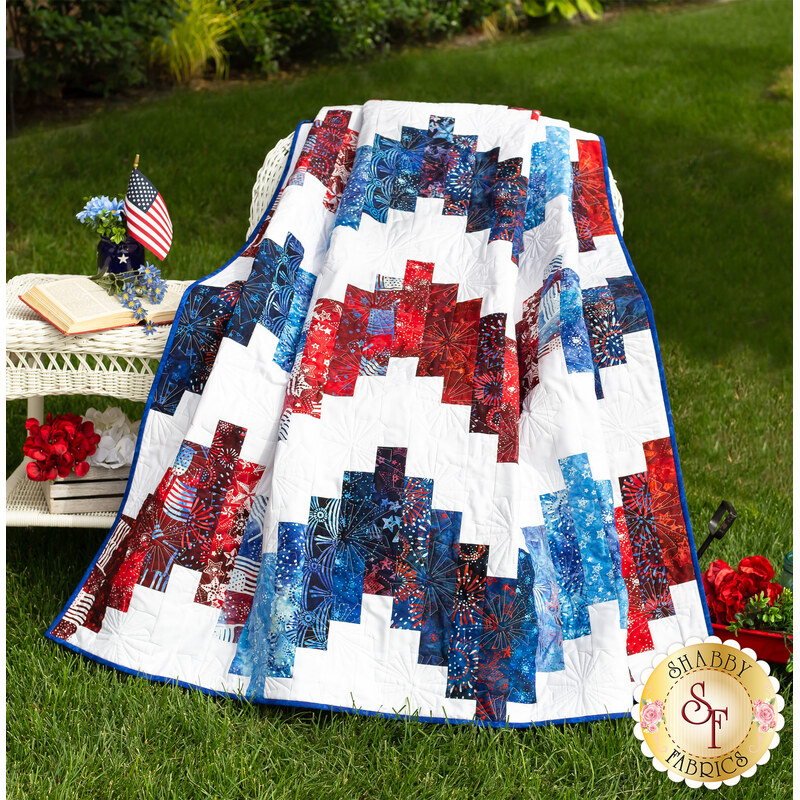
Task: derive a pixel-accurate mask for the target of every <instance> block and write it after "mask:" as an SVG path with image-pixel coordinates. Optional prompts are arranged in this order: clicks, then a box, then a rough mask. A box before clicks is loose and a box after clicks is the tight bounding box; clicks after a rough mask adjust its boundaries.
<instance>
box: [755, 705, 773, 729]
mask: <svg viewBox="0 0 800 800" xmlns="http://www.w3.org/2000/svg"><path fill="white" fill-rule="evenodd" d="M776 717H777V714H776V712H775V707H774V706H772V705H770V704H769V703H767V702H765V701H764V700H756V701H755V703H753V719H754V720H755V721H756V722H757V723H758V730H759V731H761V733H767V731H769V730H770V729H771V728H774V727H775V723H776Z"/></svg>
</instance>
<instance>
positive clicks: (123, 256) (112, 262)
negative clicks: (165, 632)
mask: <svg viewBox="0 0 800 800" xmlns="http://www.w3.org/2000/svg"><path fill="white" fill-rule="evenodd" d="M144 263H145V262H144V245H141V244H139V242H137V241H136V240H135V239H133V238H131V237H130V236H128V237H127V239H125V241H123V242H120V243H119V244H115V243H114V242H112V241H111V240H110V239H106V238H101V239H100V241H99V242H98V243H97V272H98V274H99V273H102V272H113V273H119V272H130V271H131V270H134V269H138V268H139V267H141V266H143V265H144Z"/></svg>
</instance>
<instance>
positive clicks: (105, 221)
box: [75, 195, 145, 275]
mask: <svg viewBox="0 0 800 800" xmlns="http://www.w3.org/2000/svg"><path fill="white" fill-rule="evenodd" d="M84 200H85V201H86V205H85V206H84V207H83V209H81V210H80V211H79V212H78V213H77V214H76V215H75V216H76V217H77V219H78V220H79V221H80V222H81V223H83V224H84V225H87V226H88V227H89V228H90V229H91V230H93V231H95V233H98V234H99V235H100V241H99V242H98V243H97V273H98V275H103V274H106V273H108V272H110V273H120V272H131V271H135V270H137V269H138V268H139V267H141V266H144V264H145V255H144V246H143V245H141V244H140V243H139V242H137V241H136V240H135V239H134V238H133V237H132V236H130V235H129V234H128V229H127V227H126V224H125V202H124V201H123V200H120V199H119V198H116V197H114V198H109V197H106V196H105V195H103V196H101V197H85V198H84Z"/></svg>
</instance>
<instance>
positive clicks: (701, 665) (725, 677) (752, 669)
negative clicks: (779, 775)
mask: <svg viewBox="0 0 800 800" xmlns="http://www.w3.org/2000/svg"><path fill="white" fill-rule="evenodd" d="M654 663H655V662H654ZM777 689H778V682H777V680H775V678H770V677H769V668H768V667H767V665H766V664H765V663H764V662H759V661H756V660H755V653H753V651H752V650H744V651H743V650H741V649H739V647H738V645H737V644H736V643H735V642H732V641H731V642H728V643H725V644H722V643H721V642H719V640H716V641H714V640H713V637H712V638H711V639H710V640H707V641H705V642H702V641H699V640H697V641H695V642H693V643H688V644H686V645H684V646H683V647H680V648H678V649H674V650H673V652H671V653H669V654H667V655H666V656H664V657H663V658H661V660H660V661H658V662H657V663H655V666H654V668H653V669H652V670H647V671H646V672H645V673H644V674H643V676H642V685H640V686H639V687H638V688H637V690H636V700H637V703H638V704H637V705H636V707H635V708H634V711H633V713H632V716H633V718H634V719H636V720H637V722H638V723H639V724H638V725H637V726H636V729H635V734H636V736H637V738H639V739H641V740H642V741H643V744H642V750H643V751H644V752H645V754H646V755H648V756H652V758H653V764H654V766H655V767H656V769H658V770H660V771H665V770H666V771H668V772H669V776H670V778H672V779H673V780H676V781H679V780H685V781H686V783H687V784H689V785H690V786H700V785H702V784H704V783H706V784H719V783H722V782H724V783H728V784H733V783H737V782H738V781H739V779H740V777H741V776H745V777H747V776H749V775H752V774H753V773H754V772H755V769H756V766H757V765H758V764H763V763H766V761H767V760H769V751H770V749H772V748H774V747H775V746H776V745H777V744H778V738H779V737H778V735H777V733H778V731H779V730H780V729H781V727H783V717H782V716H781V714H780V712H781V711H782V710H783V700H782V698H781V697H780V695H778V694H777Z"/></svg>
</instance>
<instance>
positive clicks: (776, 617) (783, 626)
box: [728, 589, 794, 672]
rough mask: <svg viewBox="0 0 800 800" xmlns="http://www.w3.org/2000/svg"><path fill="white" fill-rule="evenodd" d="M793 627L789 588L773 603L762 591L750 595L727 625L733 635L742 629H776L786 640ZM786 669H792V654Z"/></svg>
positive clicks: (790, 591) (790, 670)
mask: <svg viewBox="0 0 800 800" xmlns="http://www.w3.org/2000/svg"><path fill="white" fill-rule="evenodd" d="M793 629H794V620H793V608H792V590H791V589H784V590H783V591H782V592H781V593H780V595H779V596H778V597H777V598H776V600H775V602H774V603H771V602H770V600H769V598H768V597H767V596H766V595H765V594H764V592H761V593H760V594H758V595H756V596H755V597H751V598H750V599H749V600H748V601H747V605H746V606H745V607H744V611H740V612H739V613H738V614H736V617H735V618H734V621H733V622H732V623H731V624H730V625H728V630H729V631H731V633H733V634H734V635H736V634H738V633H739V631H742V630H756V631H776V632H778V633H782V634H783V635H784V636H783V638H784V641H787V634H790V633H791V632H792V630H793ZM786 669H787V670H789V672H792V671H793V669H794V656H790V657H789V663H788V664H787V665H786Z"/></svg>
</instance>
